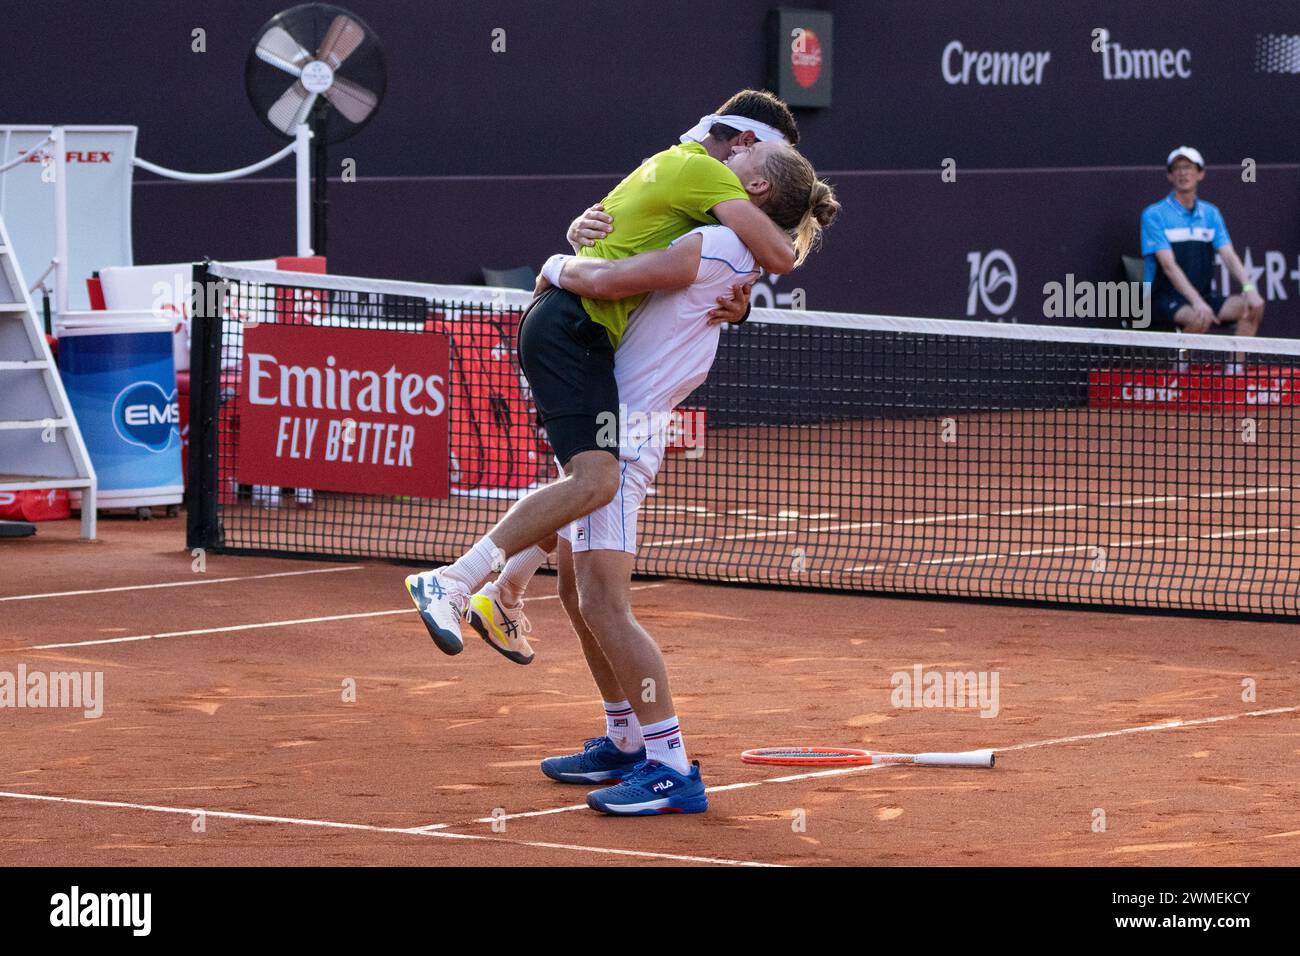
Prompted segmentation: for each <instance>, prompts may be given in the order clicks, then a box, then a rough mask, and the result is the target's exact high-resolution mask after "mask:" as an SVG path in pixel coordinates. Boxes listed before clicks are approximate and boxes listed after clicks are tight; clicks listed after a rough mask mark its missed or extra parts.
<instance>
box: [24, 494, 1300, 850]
mask: <svg viewBox="0 0 1300 956" xmlns="http://www.w3.org/2000/svg"><path fill="white" fill-rule="evenodd" d="M76 533H77V527H76V524H75V522H71V521H68V522H59V523H55V524H47V525H43V526H41V528H40V533H39V535H38V536H37V537H35V538H31V539H26V540H10V541H4V542H0V671H7V672H11V673H14V672H16V671H17V670H18V667H19V665H25V666H26V668H27V670H28V672H32V671H43V672H52V671H71V670H78V671H102V672H103V674H104V697H105V702H104V710H103V716H101V717H99V718H97V719H86V718H85V717H83V716H82V714H81V712H80V711H72V710H57V709H46V710H35V709H21V710H18V709H14V710H4V711H3V712H0V739H2V740H3V747H2V748H0V750H2V752H3V754H4V757H3V760H2V761H0V856H3V858H4V859H5V861H6V862H7V863H9V864H11V865H54V864H63V865H163V866H185V865H199V864H207V865H297V864H350V865H365V864H384V865H393V864H396V865H424V866H427V865H454V866H477V865H502V866H540V865H632V866H645V865H660V864H663V865H669V864H696V865H736V864H746V865H749V864H779V865H791V866H818V865H822V866H825V865H874V864H883V865H890V864H893V865H963V864H979V865H994V866H998V865H1027V864H1043V865H1085V866H1088V865H1137V864H1145V865H1164V866H1186V865H1195V864H1220V865H1221V864H1263V865H1281V864H1291V865H1294V864H1295V863H1297V862H1298V861H1300V800H1298V799H1297V796H1300V771H1297V769H1296V768H1297V767H1298V766H1300V666H1298V665H1300V643H1298V642H1297V639H1296V636H1295V634H1296V631H1295V628H1294V626H1293V625H1287V624H1279V623H1263V622H1257V621H1248V620H1227V619H1207V618H1179V617H1170V616H1159V615H1147V614H1141V613H1093V612H1082V611H1062V610H1054V609H1038V608H1021V607H1008V606H997V605H982V604H974V603H958V602H944V601H926V600H901V599H882V598H874V597H862V596H857V595H851V594H823V593H809V592H792V591H783V590H777V589H751V588H742V587H721V586H708V585H701V584H688V583H683V582H679V581H674V580H638V581H636V582H635V583H634V587H635V588H636V589H637V590H636V593H635V602H636V609H637V613H638V615H639V617H640V618H641V620H642V622H643V623H644V624H645V625H646V626H647V627H648V628H649V629H650V630H651V632H652V633H653V634H654V635H655V636H656V637H657V638H658V639H659V641H660V643H661V645H662V646H663V647H664V649H665V652H666V654H667V657H668V662H669V669H670V673H671V674H672V676H673V681H674V689H675V691H676V699H677V704H678V713H679V716H680V717H681V719H682V725H683V729H684V731H685V733H686V740H687V746H688V747H689V749H690V750H691V753H692V756H693V757H695V758H698V759H699V760H700V761H701V763H702V765H703V768H704V773H705V778H706V780H707V781H708V783H709V784H710V785H711V787H712V788H713V791H712V792H711V794H710V799H711V801H712V809H711V810H710V812H709V813H707V814H703V815H697V816H671V817H656V818H639V819H609V818H604V817H600V816H598V815H596V814H594V813H592V812H591V811H589V810H587V809H586V808H585V806H583V801H584V798H585V793H586V788H583V787H566V786H563V785H560V784H555V783H552V782H551V781H549V780H546V779H545V778H543V777H542V776H541V775H540V773H539V772H538V771H537V769H536V765H537V762H538V761H539V760H540V759H541V758H543V757H545V756H548V755H551V754H557V753H563V752H566V751H569V750H572V749H575V748H576V747H577V746H578V745H580V744H581V741H582V740H583V738H585V737H589V736H594V735H596V734H599V733H600V732H601V731H602V725H601V722H600V719H599V718H600V704H599V699H598V696H597V694H596V691H595V688H594V685H593V684H592V683H591V681H590V678H589V677H588V675H587V673H586V668H585V665H584V662H583V660H582V656H581V652H580V650H579V647H578V643H577V639H576V638H575V637H574V636H573V634H572V632H571V631H570V630H569V627H568V624H567V621H566V619H565V616H564V613H563V610H562V609H561V607H560V605H559V602H558V601H557V600H556V599H555V597H554V595H555V579H554V577H552V576H547V575H543V576H540V577H539V578H538V579H537V581H536V582H535V584H534V586H533V588H532V590H531V592H530V597H531V598H532V599H533V600H532V602H531V603H530V605H529V610H528V613H529V616H530V618H531V619H532V622H533V627H534V630H533V643H534V647H535V648H536V650H537V653H538V657H537V660H536V661H535V662H534V663H533V664H532V665H530V666H528V667H519V666H516V665H514V664H511V663H509V662H508V661H505V660H504V659H503V658H501V657H499V656H498V655H496V654H494V653H492V652H491V651H490V650H489V649H488V648H487V647H486V645H484V644H483V643H482V642H481V641H478V639H477V638H476V637H474V636H473V634H472V632H469V631H468V629H467V645H466V650H465V652H464V653H463V654H462V655H460V656H459V657H456V658H448V657H444V656H443V655H441V654H439V653H438V652H437V650H436V649H435V648H434V647H433V646H432V644H431V643H430V642H429V640H428V637H427V635H426V633H425V631H424V629H423V627H421V625H420V623H419V620H418V619H417V617H416V615H415V613H414V611H413V609H412V608H411V606H410V603H409V601H408V600H407V598H406V594H405V592H404V590H403V588H402V583H401V582H402V577H403V575H404V574H405V573H407V571H406V569H404V568H402V567H400V566H397V565H392V564H385V563H380V562H365V561H358V562H349V563H324V562H320V563H314V562H307V561H289V560H280V559H267V558H247V557H233V556H223V555H208V556H207V559H206V570H204V571H203V572H202V573H196V572H195V571H194V570H192V565H193V562H194V558H193V557H192V556H191V554H190V553H189V552H188V551H187V550H185V549H184V547H183V542H184V527H183V518H178V519H165V520H155V521H153V522H149V523H144V524H138V523H136V522H135V521H133V520H131V521H127V520H121V519H113V518H106V519H104V520H103V521H102V524H101V532H100V536H101V540H100V541H99V542H96V543H90V544H88V543H84V542H81V541H79V540H77V537H76ZM113 589H119V590H113ZM55 592H85V593H72V594H60V593H55ZM52 645H62V646H52ZM915 664H921V665H923V667H924V668H925V669H926V670H939V671H977V672H978V671H996V672H998V675H999V683H1000V686H999V691H1000V693H999V711H998V714H997V716H996V717H991V718H982V717H981V716H980V715H979V712H978V709H974V708H971V709H964V710H958V709H943V708H905V709H903V708H895V707H894V706H892V705H891V701H890V693H891V683H890V678H891V675H892V674H894V673H895V672H898V671H909V672H910V671H911V669H912V667H913V665H915ZM1247 678H1249V679H1252V680H1253V681H1254V682H1255V683H1254V686H1255V689H1256V690H1255V692H1256V699H1255V700H1253V701H1249V700H1247V701H1243V680H1245V679H1247ZM349 680H351V681H355V687H356V700H355V702H351V703H349V702H346V701H345V700H344V685H345V682H346V681H349ZM776 744H825V745H841V746H857V747H864V748H868V749H877V750H890V751H907V752H916V751H927V750H946V751H954V750H966V749H974V748H980V747H993V748H998V749H999V753H998V762H997V766H996V767H995V768H994V769H992V770H975V769H970V770H967V769H948V768H904V767H884V768H848V770H847V772H845V771H831V772H826V771H823V772H820V773H818V772H815V771H805V770H803V769H802V768H779V767H753V766H746V765H744V764H742V763H741V762H740V760H739V753H740V751H741V750H743V749H745V748H748V747H757V746H764V745H776ZM1098 809H1100V810H1102V811H1104V814H1105V830H1104V832H1096V831H1095V829H1094V826H1095V820H1096V819H1097V814H1096V812H1095V811H1097V810H1098ZM799 811H803V813H802V815H801V814H800V813H799ZM200 812H202V813H203V816H202V818H201V819H200V817H199V816H198V814H199V813H200ZM494 815H495V818H496V824H495V828H494V826H493V817H494ZM800 816H802V818H803V820H804V822H805V826H804V827H803V828H802V831H801V830H800V828H799V827H798V826H796V825H795V824H796V822H797V820H798V818H799V817H800ZM503 819H504V831H503V832H502V823H501V821H502V820H503ZM200 824H201V825H200ZM196 831H197V832H196Z"/></svg>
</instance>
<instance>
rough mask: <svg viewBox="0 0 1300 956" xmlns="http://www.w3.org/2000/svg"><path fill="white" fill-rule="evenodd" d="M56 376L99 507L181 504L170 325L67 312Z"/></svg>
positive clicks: (136, 315)
mask: <svg viewBox="0 0 1300 956" xmlns="http://www.w3.org/2000/svg"><path fill="white" fill-rule="evenodd" d="M59 373H60V375H61V377H62V378H63V387H64V388H65V389H66V391H67V393H68V401H69V403H70V404H71V406H72V411H73V413H74V414H75V415H76V416H77V423H78V424H79V425H80V426H81V434H82V437H83V438H84V439H85V442H86V449H87V451H89V453H90V460H91V462H92V463H93V464H94V466H95V473H96V475H98V476H99V505H100V507H101V508H139V507H147V506H150V505H176V504H180V502H181V498H182V497H183V496H184V493H185V486H184V480H183V479H182V477H181V438H180V414H179V412H180V409H179V406H178V405H177V402H176V365H175V360H174V359H173V356H172V322H171V321H170V320H169V319H165V318H156V317H154V316H153V315H152V314H151V313H149V312H147V311H143V312H135V311H131V312H126V311H124V312H70V313H67V314H66V315H65V316H63V317H62V318H61V320H60V322H59Z"/></svg>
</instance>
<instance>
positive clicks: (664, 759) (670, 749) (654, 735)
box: [641, 716, 691, 773]
mask: <svg viewBox="0 0 1300 956" xmlns="http://www.w3.org/2000/svg"><path fill="white" fill-rule="evenodd" d="M641 734H642V735H643V736H644V737H645V755H646V759H647V760H657V761H659V762H660V763H662V764H667V765H668V766H669V767H672V768H673V769H674V770H676V771H677V772H678V773H690V770H691V764H690V761H689V760H687V759H686V744H685V743H684V742H683V741H682V732H681V729H680V728H679V727H678V726H677V717H676V716H673V717H669V718H668V719H667V720H656V721H655V722H654V723H653V724H646V725H645V726H644V727H642V728H641Z"/></svg>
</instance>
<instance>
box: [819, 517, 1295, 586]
mask: <svg viewBox="0 0 1300 956" xmlns="http://www.w3.org/2000/svg"><path fill="white" fill-rule="evenodd" d="M1295 530H1300V525H1296V526H1294V527H1291V528H1243V529H1242V530H1240V531H1214V532H1208V531H1207V532H1206V533H1205V534H1199V535H1195V536H1193V535H1180V536H1178V537H1173V538H1132V539H1130V540H1128V541H1111V542H1103V543H1101V544H1075V545H1065V546H1061V547H1055V548H1033V549H1030V550H1026V551H1008V552H1006V553H1005V554H1003V553H1001V552H990V553H988V554H962V555H956V556H954V557H949V558H929V559H927V560H924V561H898V562H895V563H893V564H862V565H858V566H856V567H851V568H844V569H843V571H838V572H837V571H834V570H831V571H823V572H822V573H823V574H865V573H869V572H871V571H883V570H885V569H887V568H891V567H892V568H910V567H912V566H913V565H927V564H962V563H969V562H974V561H996V560H998V559H999V558H1024V557H1038V556H1040V555H1044V554H1066V553H1068V552H1070V551H1087V550H1090V549H1091V548H1094V547H1095V548H1106V549H1112V550H1124V549H1127V548H1146V547H1150V546H1151V545H1153V544H1185V543H1186V542H1188V541H1216V540H1220V539H1222V538H1251V537H1256V536H1258V535H1266V534H1285V533H1286V532H1288V531H1295Z"/></svg>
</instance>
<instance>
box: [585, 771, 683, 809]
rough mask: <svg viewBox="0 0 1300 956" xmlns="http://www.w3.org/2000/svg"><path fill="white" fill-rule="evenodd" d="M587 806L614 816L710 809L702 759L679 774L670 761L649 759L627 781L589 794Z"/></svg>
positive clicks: (624, 780)
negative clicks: (702, 771)
mask: <svg viewBox="0 0 1300 956" xmlns="http://www.w3.org/2000/svg"><path fill="white" fill-rule="evenodd" d="M587 806H589V807H591V809H593V810H599V811H600V812H601V813H609V814H613V815H614V816H646V815H648V814H651V813H703V812H704V811H705V810H707V809H709V798H708V797H707V796H706V795H705V793H704V781H703V780H702V779H701V778H700V762H699V761H698V760H692V761H691V772H690V773H678V772H677V771H676V770H674V769H673V768H672V767H669V766H668V765H667V764H662V763H659V761H657V760H646V761H644V762H642V763H639V764H637V765H636V769H635V770H633V771H632V773H631V774H629V775H628V776H626V777H624V778H623V782H622V783H620V784H617V785H616V786H613V787H606V788H605V789H604V790H593V791H592V792H591V793H589V794H587Z"/></svg>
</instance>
